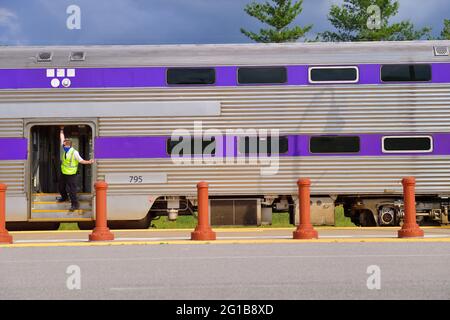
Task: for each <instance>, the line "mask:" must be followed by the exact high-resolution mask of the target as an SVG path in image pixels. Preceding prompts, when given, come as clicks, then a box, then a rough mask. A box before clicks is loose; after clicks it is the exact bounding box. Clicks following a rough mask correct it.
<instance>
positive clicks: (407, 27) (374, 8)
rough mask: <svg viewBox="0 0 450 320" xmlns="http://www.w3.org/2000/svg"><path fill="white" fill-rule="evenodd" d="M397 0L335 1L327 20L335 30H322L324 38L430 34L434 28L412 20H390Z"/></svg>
mask: <svg viewBox="0 0 450 320" xmlns="http://www.w3.org/2000/svg"><path fill="white" fill-rule="evenodd" d="M398 8H399V3H398V1H397V0H344V3H343V4H342V6H338V5H332V6H331V9H330V13H329V15H328V20H329V21H330V22H331V24H332V25H333V26H334V27H335V28H336V31H326V32H323V33H321V34H319V36H318V39H321V40H325V41H394V40H417V39H421V38H424V37H425V38H431V35H430V32H431V28H429V27H425V28H422V29H419V30H416V29H415V27H414V24H413V23H411V21H409V20H406V21H401V22H398V23H389V20H390V19H391V18H392V17H394V16H395V15H396V14H397V13H398Z"/></svg>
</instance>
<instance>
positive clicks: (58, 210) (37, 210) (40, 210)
mask: <svg viewBox="0 0 450 320" xmlns="http://www.w3.org/2000/svg"><path fill="white" fill-rule="evenodd" d="M68 211H69V209H65V210H61V209H52V210H47V209H33V210H31V212H34V213H42V212H50V213H63V212H68ZM90 211H91V210H85V209H79V210H75V211H71V213H80V212H90Z"/></svg>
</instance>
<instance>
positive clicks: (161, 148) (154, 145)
mask: <svg viewBox="0 0 450 320" xmlns="http://www.w3.org/2000/svg"><path fill="white" fill-rule="evenodd" d="M416 135H417V134H416ZM425 135H428V136H432V138H433V151H432V152H420V153H408V152H402V153H383V152H382V137H383V136H386V135H381V134H362V135H358V136H359V137H360V151H359V152H357V153H342V154H329V153H326V154H323V153H321V154H313V153H311V152H310V151H309V139H310V137H311V135H289V136H287V138H288V152H287V153H285V154H281V155H280V156H281V157H286V156H290V157H300V156H303V157H308V156H320V157H329V156H350V157H351V156H428V155H435V156H439V155H450V133H435V134H425ZM315 136H316V135H315ZM339 136H355V135H351V134H345V135H339ZM392 136H411V135H408V134H392ZM167 139H169V137H166V136H158V137H98V138H96V139H95V157H96V158H97V159H127V158H134V159H140V158H170V156H169V154H168V153H167ZM222 139H223V140H222V144H223V145H222V146H223V147H222V148H221V150H218V152H217V153H216V157H223V156H224V155H225V157H236V156H241V155H240V154H239V153H238V146H237V138H236V137H227V136H224V137H222Z"/></svg>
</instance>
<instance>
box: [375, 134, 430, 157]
mask: <svg viewBox="0 0 450 320" xmlns="http://www.w3.org/2000/svg"><path fill="white" fill-rule="evenodd" d="M392 138H394V139H396V138H397V139H401V138H429V139H430V149H429V150H386V149H385V147H384V141H385V140H386V139H392ZM381 150H382V152H383V153H431V152H433V150H434V140H433V136H430V135H420V136H383V137H382V139H381Z"/></svg>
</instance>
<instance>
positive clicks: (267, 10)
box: [241, 0, 312, 43]
mask: <svg viewBox="0 0 450 320" xmlns="http://www.w3.org/2000/svg"><path fill="white" fill-rule="evenodd" d="M270 1H271V2H272V3H270V2H268V1H266V2H264V3H257V2H252V3H250V4H248V5H246V6H245V9H244V10H245V12H247V14H248V15H250V16H252V17H254V18H256V19H258V20H259V21H261V22H262V23H265V24H268V25H269V26H270V28H267V29H260V30H259V33H254V32H251V31H247V30H245V29H243V28H241V32H242V33H243V34H245V35H246V36H247V37H249V38H250V39H252V40H254V41H256V42H265V43H267V42H293V41H296V40H297V39H299V38H301V37H303V36H304V35H305V33H307V32H308V31H309V30H311V28H312V25H308V26H306V27H304V28H302V27H300V26H294V27H289V25H290V24H291V23H292V22H293V21H294V20H295V18H296V17H297V16H298V15H299V14H300V13H301V12H302V10H303V8H302V4H303V0H298V1H296V2H295V3H294V4H292V0H270Z"/></svg>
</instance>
